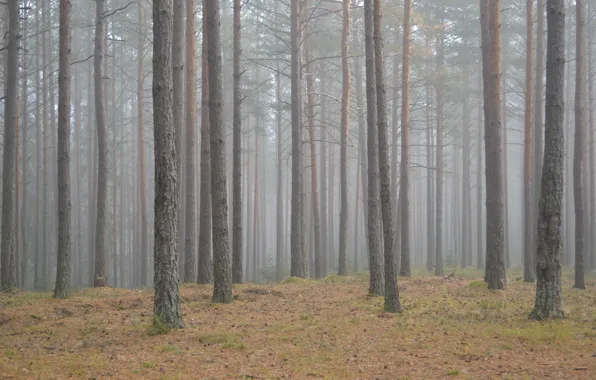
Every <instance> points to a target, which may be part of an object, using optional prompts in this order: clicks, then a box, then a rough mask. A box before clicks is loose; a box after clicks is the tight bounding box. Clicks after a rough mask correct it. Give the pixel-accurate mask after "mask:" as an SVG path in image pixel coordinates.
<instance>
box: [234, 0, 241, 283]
mask: <svg viewBox="0 0 596 380" xmlns="http://www.w3.org/2000/svg"><path fill="white" fill-rule="evenodd" d="M240 10H241V5H240V0H234V116H233V122H232V124H233V135H234V137H233V147H232V157H233V158H232V161H233V162H232V166H233V167H232V171H233V175H232V182H233V183H232V193H233V195H232V198H233V205H232V209H233V210H232V212H233V216H232V239H233V240H232V256H233V261H232V281H233V282H234V283H236V284H239V283H242V119H241V117H242V115H241V111H242V98H241V95H240V76H241V75H242V73H241V72H240V52H241V51H242V50H241V47H240V42H241V41H240V26H241V25H240Z"/></svg>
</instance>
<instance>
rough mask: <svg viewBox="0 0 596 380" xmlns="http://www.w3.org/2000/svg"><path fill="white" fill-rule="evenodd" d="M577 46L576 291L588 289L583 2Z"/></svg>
mask: <svg viewBox="0 0 596 380" xmlns="http://www.w3.org/2000/svg"><path fill="white" fill-rule="evenodd" d="M575 9H576V18H575V19H576V45H575V136H574V147H573V198H574V205H575V283H574V285H573V287H574V288H578V289H585V288H586V285H585V282H584V210H583V207H584V201H583V194H582V164H583V156H584V154H583V147H584V142H583V139H584V136H583V134H584V129H585V128H586V126H585V112H584V94H585V91H584V86H585V82H584V70H585V63H584V59H585V57H584V28H585V18H584V12H585V5H584V2H583V0H576V1H575Z"/></svg>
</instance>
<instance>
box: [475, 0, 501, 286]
mask: <svg viewBox="0 0 596 380" xmlns="http://www.w3.org/2000/svg"><path fill="white" fill-rule="evenodd" d="M500 7H501V1H500V0H489V1H488V5H487V6H485V7H483V8H484V10H485V11H486V15H485V16H483V17H481V19H483V20H485V21H486V20H488V24H484V25H483V26H484V27H487V28H488V40H489V41H490V43H489V44H488V45H485V44H483V49H485V50H487V51H486V53H487V63H488V69H487V78H486V81H485V86H486V88H487V90H488V94H487V95H488V96H487V99H488V103H487V104H486V105H485V106H486V107H487V108H488V116H489V125H488V128H486V126H485V128H486V131H485V145H486V172H487V173H493V175H487V176H486V191H487V195H486V214H487V226H486V234H487V237H486V256H487V263H486V264H487V272H486V276H487V278H486V280H487V282H488V287H489V289H505V288H506V286H507V278H506V276H505V263H504V259H505V257H504V249H505V248H504V243H505V242H504V235H505V232H504V228H503V211H504V210H503V178H502V174H501V173H502V168H501V165H502V158H501V153H502V152H501V149H502V148H501V145H502V144H501V138H502V124H501V113H500V112H499V110H500V108H501V81H500V73H501V33H500V28H501V13H500ZM495 173H499V174H495Z"/></svg>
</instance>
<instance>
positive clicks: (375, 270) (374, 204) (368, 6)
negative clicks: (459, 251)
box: [364, 0, 384, 296]
mask: <svg viewBox="0 0 596 380" xmlns="http://www.w3.org/2000/svg"><path fill="white" fill-rule="evenodd" d="M373 13H374V11H373V0H366V1H365V3H364V30H365V32H364V33H365V34H364V36H365V37H364V39H365V42H364V46H365V55H366V110H367V116H368V117H367V123H368V164H369V165H368V250H369V269H370V287H369V292H370V294H373V295H376V296H381V295H383V294H384V287H383V275H382V273H383V272H382V266H383V262H382V260H381V246H382V245H381V236H380V233H381V215H380V210H379V208H380V199H379V157H378V150H377V144H378V135H377V133H378V132H377V93H376V80H375V50H374V35H373V29H374V17H373Z"/></svg>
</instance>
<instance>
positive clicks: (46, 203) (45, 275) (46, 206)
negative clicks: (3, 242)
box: [2, 1, 51, 287]
mask: <svg viewBox="0 0 596 380" xmlns="http://www.w3.org/2000/svg"><path fill="white" fill-rule="evenodd" d="M48 13H49V5H48V1H44V2H43V7H42V12H41V14H42V29H43V30H42V32H41V36H42V38H41V40H42V49H41V50H42V75H43V77H42V78H43V80H42V111H41V113H42V117H43V191H42V193H43V222H42V223H43V226H42V236H43V237H42V250H43V251H44V252H43V263H42V278H41V281H42V283H43V284H42V286H45V287H47V285H48V282H49V272H50V271H49V267H50V263H49V257H50V252H49V250H48V247H49V246H50V242H49V239H48V237H49V228H48V224H49V221H50V220H51V215H50V194H51V191H50V178H49V167H48V165H49V162H50V157H49V155H50V139H51V132H50V121H49V119H48V115H49V111H48V105H49V101H48V77H49V76H50V74H49V71H50V70H49V65H50V62H49V61H50V59H49V56H48V50H49V49H48V37H47V34H48V33H49V29H50V28H49V21H48V18H49V17H48ZM5 109H8V108H7V107H5ZM5 138H6V137H5ZM5 173H6V172H5ZM2 252H5V250H2Z"/></svg>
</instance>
